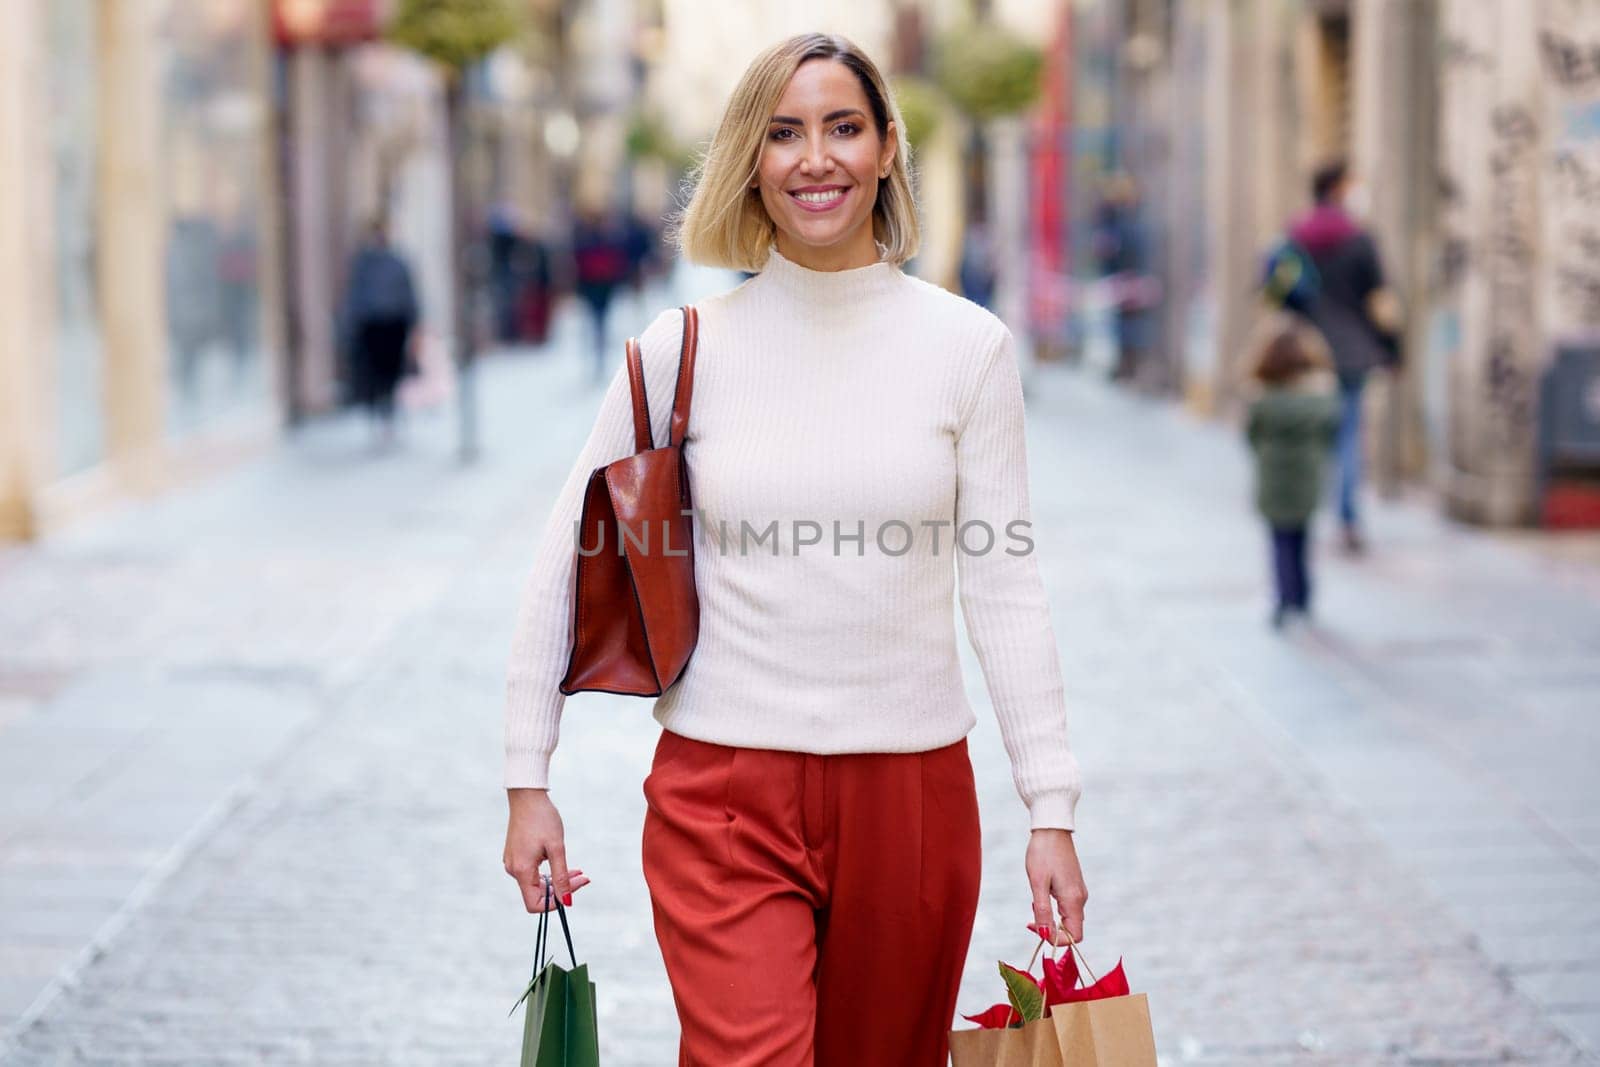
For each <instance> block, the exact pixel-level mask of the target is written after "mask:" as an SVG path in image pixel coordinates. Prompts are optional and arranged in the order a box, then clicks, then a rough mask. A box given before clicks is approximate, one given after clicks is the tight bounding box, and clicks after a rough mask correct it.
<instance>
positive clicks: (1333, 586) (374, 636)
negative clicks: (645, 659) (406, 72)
mask: <svg viewBox="0 0 1600 1067" xmlns="http://www.w3.org/2000/svg"><path fill="white" fill-rule="evenodd" d="M678 280H679V283H680V288H679V291H678V292H677V293H669V292H667V291H666V290H665V289H663V288H660V287H655V288H652V289H651V290H649V291H648V292H647V294H646V298H645V300H644V301H642V302H641V303H640V304H639V305H637V306H635V305H632V304H623V305H619V307H618V310H617V314H616V315H615V316H614V319H615V321H614V331H615V334H616V338H615V339H616V340H620V338H621V337H622V336H624V335H625V334H626V333H628V332H632V331H634V330H636V329H638V328H639V327H640V326H642V324H643V321H644V318H643V316H644V315H646V314H647V313H648V312H647V310H646V309H649V308H654V307H659V306H667V305H668V304H670V303H672V302H676V301H677V300H679V299H692V298H694V297H695V296H696V295H697V294H698V293H703V292H706V291H708V290H713V289H717V288H722V287H725V286H726V285H727V284H728V282H729V280H730V279H729V277H728V276H724V275H717V274H715V273H709V274H695V275H686V274H684V273H682V272H680V273H679V275H678ZM576 315H577V313H576V311H575V310H573V309H571V308H569V309H568V310H567V311H566V312H564V313H563V314H562V315H561V316H558V320H557V322H556V324H555V326H554V327H553V328H554V330H555V338H556V340H555V341H554V342H553V343H552V345H551V346H550V347H549V348H548V349H547V350H545V351H543V352H540V353H537V354H531V353H529V352H527V351H514V352H511V353H505V352H501V353H497V354H495V355H493V356H491V357H490V358H489V359H488V360H487V361H486V363H485V365H484V366H483V368H482V372H481V373H482V377H481V381H480V383H479V384H480V391H481V396H482V401H483V436H484V458H483V460H482V461H481V462H479V463H478V464H477V465H476V466H473V467H470V468H465V469H463V468H458V467H457V466H455V464H454V462H453V460H452V455H451V440H452V431H453V427H452V425H451V424H450V423H449V420H448V419H446V418H444V417H442V416H440V415H438V414H437V413H433V414H429V413H423V414H422V415H420V416H413V418H412V420H411V422H410V423H409V425H407V426H406V428H405V435H404V438H403V443H402V444H401V445H399V446H398V447H397V449H396V450H395V451H394V452H392V453H388V454H383V455H374V454H372V453H371V452H370V451H369V449H368V446H367V444H366V439H365V437H366V435H365V433H364V427H363V426H362V425H361V424H360V423H359V421H358V420H357V419H356V418H355V417H354V416H349V417H342V418H334V419H329V420H326V421H324V422H322V423H319V424H316V425H314V426H312V427H310V428H308V429H306V430H304V431H302V432H301V433H300V434H298V435H297V436H294V437H291V438H288V439H286V440H284V441H283V442H282V443H281V444H274V445H273V446H271V447H269V448H268V449H267V450H266V451H265V452H264V453H263V454H261V455H260V456H259V457H258V458H257V459H255V460H254V461H252V462H249V463H246V464H244V465H242V466H240V467H239V468H237V469H236V470H234V471H232V472H231V473H228V474H226V475H224V476H222V477H220V478H218V479H216V480H214V481H212V482H209V483H207V484H204V485H199V486H195V487H191V488H188V489H183V490H179V491H175V492H172V493H169V494H166V495H164V496H162V497H160V498H157V499H155V500H153V501H150V502H145V503H140V504H134V505H128V506H124V507H122V508H120V509H117V510H112V511H109V512H106V513H104V514H101V515H99V516H96V517H91V518H87V519H85V520H83V521H82V522H81V523H79V524H77V525H76V526H75V527H74V528H73V529H71V530H70V531H67V532H64V533H63V534H61V535H59V536H57V537H54V538H52V539H50V540H48V541H46V542H43V543H40V544H37V545H33V546H17V547H12V548H8V549H5V550H4V553H3V554H0V647H3V648H4V649H5V655H4V659H3V661H0V1024H4V1025H8V1026H10V1025H13V1024H15V1025H16V1026H18V1028H19V1029H18V1032H15V1033H13V1035H12V1036H13V1042H12V1044H11V1045H10V1047H9V1055H4V1056H0V1058H3V1059H4V1062H7V1063H17V1064H30V1065H31V1064H57V1063H61V1064H65V1063H118V1064H122V1063H129V1064H133V1063H168V1064H171V1063H185V1064H229V1063H274V1064H277V1063H319V1064H378V1063H385V1064H398V1063H415V1064H457V1063H463V1064H465V1063H482V1064H491V1063H505V1062H509V1061H511V1059H512V1058H513V1057H514V1056H515V1052H516V1048H517V1045H518V1041H519V1040H520V1026H521V1020H520V1016H519V1017H517V1018H514V1019H508V1018H507V1017H506V1015H505V1011H506V1010H507V1009H509V1008H510V1006H511V1003H512V1001H513V1000H514V999H515V998H516V995H517V993H518V992H519V991H520V988H521V985H522V983H524V982H525V981H526V978H527V973H528V970H529V967H530V963H531V959H530V956H531V952H532V946H533V935H534V920H533V919H532V917H530V916H528V915H526V914H525V913H524V912H523V911H522V908H521V905H520V902H519V901H518V898H517V895H516V892H515V889H514V887H513V886H512V884H511V883H510V881H509V879H507V878H506V876H505V874H504V872H503V871H502V870H501V847H502V843H503V835H504V829H505V821H504V804H505V800H504V792H503V790H502V789H501V787H500V782H499V777H498V775H499V771H498V768H499V766H500V744H501V735H500V731H501V718H500V715H501V691H502V685H503V674H504V666H505V664H504V656H505V651H506V648H507V644H508V641H509V634H510V626H511V621H512V612H513V608H514V603H515V597H516V594H517V592H518V589H519V585H520V581H521V578H522V574H523V570H524V567H525V566H526V565H527V563H528V560H529V556H530V553H531V551H532V546H533V544H534V538H535V537H536V535H537V533H538V531H539V529H540V526H541V524H542V521H543V518H544V515H545V512H546V509H547V508H548V506H549V504H550V502H551V499H552V497H553V494H554V492H555V489H556V487H557V486H558V484H559V482H560V480H561V479H562V477H563V476H564V475H565V474H566V471H567V467H568V464H569V462H570V459H571V457H572V456H573V455H574V454H575V453H576V451H577V449H578V447H579V446H580V444H581V443H582V441H583V438H584V436H585V435H586V433H587V430H588V427H589V424H590V420H591V418H592V416H593V411H594V406H595V404H596V402H597V401H598V398H599V392H598V391H597V390H596V389H594V388H592V387H591V386H590V385H589V384H588V373H589V367H588V364H587V362H586V360H587V358H588V357H587V355H586V353H587V347H586V346H587V343H588V342H587V337H586V335H585V334H584V325H583V323H582V322H581V321H580V320H579V319H578V318H577V317H576ZM613 350H614V351H616V352H619V353H620V345H614V346H613ZM612 366H613V367H614V366H615V363H613V364H612ZM1029 389H1030V414H1029V419H1030V433H1031V440H1030V462H1031V464H1032V472H1033V486H1034V511H1035V523H1036V534H1037V538H1038V549H1039V551H1040V552H1041V554H1042V557H1041V558H1042V561H1043V564H1044V567H1045V570H1046V575H1047V581H1048V583H1049V586H1050V594H1051V602H1052V613H1053V619H1054V621H1055V626H1056V632H1057V634H1058V637H1059V639H1060V647H1061V653H1062V656H1063V661H1064V667H1065V672H1066V677H1067V680H1068V693H1069V700H1070V706H1071V710H1072V714H1073V728H1074V738H1075V744H1076V746H1077V748H1078V750H1079V752H1080V758H1081V760H1082V763H1083V766H1084V769H1085V774H1086V780H1087V781H1086V790H1085V795H1084V800H1083V803H1082V805H1081V807H1080V809H1079V818H1080V823H1079V831H1080V832H1079V834H1078V839H1079V847H1080V852H1081V855H1082V856H1083V859H1084V865H1085V871H1086V875H1087V878H1088V883H1089V887H1090V894H1091V900H1090V904H1089V911H1088V925H1087V940H1086V943H1085V950H1086V952H1087V954H1088V958H1089V960H1090V962H1091V963H1092V964H1094V965H1095V966H1096V969H1097V970H1101V969H1109V968H1110V967H1111V965H1112V964H1114V963H1115V962H1116V960H1117V958H1118V957H1119V956H1121V957H1124V958H1125V961H1126V966H1127V970H1128V974H1129V976H1130V979H1131V981H1132V983H1133V985H1134V988H1135V989H1136V990H1143V991H1146V992H1148V993H1149V994H1150V998H1151V1006H1152V1014H1153V1017H1154V1022H1155V1030H1156V1036H1157V1039H1158V1042H1159V1045H1160V1049H1161V1053H1162V1060H1163V1063H1168V1064H1170V1063H1188V1062H1195V1063H1211V1064H1278V1063H1291V1062H1292V1063H1296V1064H1300V1063H1305V1064H1319V1065H1328V1067H1334V1065H1338V1067H1359V1065H1369V1064H1370V1065H1376V1064H1420V1063H1428V1064H1469V1063H1517V1064H1557V1063H1579V1062H1600V1061H1597V1060H1595V1059H1594V1057H1593V1055H1592V1053H1588V1054H1586V1053H1585V1052H1584V1051H1583V1048H1582V1046H1581V1044H1580V1042H1583V1041H1587V1042H1588V1043H1589V1047H1590V1048H1591V1049H1593V1048H1600V964H1597V963H1596V959H1597V958H1600V951H1597V950H1600V815H1597V814H1596V804H1595V800H1596V787H1595V784H1594V776H1593V768H1594V766H1595V764H1596V755H1597V754H1600V725H1597V724H1596V721H1595V719H1594V715H1593V712H1594V693H1595V692H1596V687H1597V685H1600V663H1597V661H1596V658H1595V655H1594V650H1595V649H1596V647H1600V549H1597V546H1596V544H1595V542H1594V541H1593V540H1592V539H1591V538H1588V537H1584V538H1583V539H1578V540H1573V541H1569V542H1566V543H1564V545H1557V544H1552V543H1550V542H1541V543H1529V542H1528V541H1527V539H1526V538H1523V537H1518V536H1516V535H1506V534H1494V533H1484V532H1474V531H1468V530H1465V529H1463V528H1460V527H1456V526H1453V525H1451V524H1449V523H1448V522H1447V521H1446V520H1445V519H1443V518H1441V517H1440V516H1439V515H1438V514H1437V512H1436V510H1435V509H1434V508H1432V507H1431V506H1429V505H1428V504H1427V503H1426V502H1413V503H1388V504H1385V503H1380V502H1378V501H1376V500H1374V501H1372V503H1371V511H1370V535H1371V539H1372V542H1373V546H1374V547H1373V551H1372V553H1371V554H1370V555H1369V556H1368V557H1366V558H1362V559H1349V558H1345V557H1343V556H1340V555H1338V554H1336V553H1335V552H1334V551H1333V550H1332V548H1331V538H1327V537H1324V538H1323V539H1322V543H1321V544H1319V546H1318V548H1319V554H1320V557H1321V558H1320V559H1319V564H1320V568H1321V569H1320V571H1319V572H1318V579H1319V583H1320V585H1319V594H1318V596H1319V607H1318V619H1317V621H1316V622H1315V623H1314V624H1312V625H1310V626H1308V627H1301V628H1296V629H1292V630H1291V631H1290V632H1288V633H1287V634H1286V635H1279V634H1275V633H1274V632H1273V631H1272V630H1270V629H1269V628H1268V626H1267V625H1266V614H1267V609H1268V606H1269V601H1270V597H1269V593H1268V576H1267V574H1266V572H1265V563H1264V553H1263V548H1262V545H1261V544H1259V543H1258V542H1259V541H1260V539H1261V537H1262V536H1263V534H1262V532H1261V531H1260V530H1259V529H1258V522H1257V521H1256V519H1255V518H1254V517H1253V516H1252V515H1251V514H1250V512H1249V509H1248V506H1247V505H1248V483H1247V473H1248V466H1247V463H1246V459H1245V455H1246V454H1245V452H1244V449H1243V444H1242V441H1241V440H1240V439H1239V436H1238V433H1237V431H1236V430H1235V429H1233V428H1232V427H1230V426H1227V425H1224V424H1219V423H1215V422H1210V421H1204V420H1200V419H1197V418H1194V417H1191V416H1189V415H1186V414H1185V413H1183V412H1182V411H1181V410H1179V409H1177V408H1174V407H1172V406H1170V405H1167V404H1163V403H1159V402H1155V401H1152V400H1150V399H1148V398H1145V397H1142V396H1140V395H1137V394H1132V393H1128V392H1125V391H1120V390H1117V389H1115V388H1114V387H1112V386H1110V385H1107V384H1105V383H1104V382H1103V381H1100V380H1098V379H1096V378H1091V377H1090V376H1089V375H1088V374H1087V373H1085V372H1084V371H1082V370H1079V369H1074V368H1072V367H1069V366H1066V365H1062V364H1041V365H1039V366H1037V367H1036V368H1035V369H1034V373H1033V375H1032V377H1031V379H1030V384H1029ZM963 647H964V648H965V645H964V644H963ZM966 667H967V678H968V683H969V687H970V691H971V694H972V698H973V700H974V703H975V706H976V707H977V708H978V709H979V726H978V728H977V730H976V731H975V732H974V733H973V735H972V745H973V755H974V761H975V763H976V765H977V770H978V780H979V787H980V792H981V797H982V803H983V818H984V825H985V831H986V838H987V857H986V862H985V867H984V871H983V886H984V888H983V898H982V904H981V906H980V912H979V916H978V921H977V925H976V929H975V931H974V934H973V942H972V949H971V955H970V957H969V960H968V967H967V972H966V983H965V986H964V988H963V994H962V997H961V1000H960V1010H962V1011H967V1012H975V1011H978V1010H981V1009H982V1008H984V1007H986V1006H987V1005H989V1004H990V1003H992V1002H993V1001H994V1000H995V999H996V997H995V990H996V988H997V986H996V982H995V980H994V978H993V977H992V976H993V969H994V961H995V960H996V959H997V958H1003V959H1006V960H1008V961H1010V962H1014V963H1018V964H1021V963H1023V962H1025V961H1026V956H1027V951H1028V950H1030V949H1031V947H1032V945H1031V937H1030V935H1029V934H1028V933H1027V932H1026V931H1025V930H1024V929H1023V924H1024V923H1025V922H1027V921H1028V919H1029V910H1028V906H1027V905H1028V894H1027V887H1026V883H1025V880H1024V878H1023V873H1022V855H1023V847H1024V844H1025V840H1026V833H1027V830H1026V818H1025V815H1024V811H1023V808H1022V806H1021V804H1020V802H1019V801H1018V799H1017V797H1016V796H1015V794H1014V792H1013V790H1012V785H1011V781H1010V776H1009V772H1008V768H1007V765H1006V762H1005V757H1004V753H1003V751H1002V749H1001V747H1000V743H999V736H998V732H997V730H996V728H995V725H994V722H993V718H992V714H991V713H989V712H988V710H987V696H986V692H985V689H984V685H983V680H982V676H981V674H980V673H979V670H978V666H977V663H976V661H975V660H974V659H973V658H971V655H970V651H969V652H968V661H967V664H966ZM656 737H657V728H656V726H655V725H654V723H653V722H652V721H651V720H650V718H649V715H648V712H647V707H646V704H645V703H644V702H643V701H635V700H629V699H626V698H607V697H602V696H598V695H592V694H591V695H586V696H583V697H580V698H573V699H571V700H569V702H568V704H567V710H566V714H565V717H564V719H563V730H562V740H561V744H560V747H559V749H558V750H557V753H556V757H555V762H554V765H553V772H552V773H553V784H552V796H553V798H554V799H555V801H556V803H557V805H558V806H559V807H560V809H561V812H562V815H563V818H564V819H565V823H566V832H567V842H568V852H569V857H570V862H571V863H572V864H573V865H574V866H577V867H581V868H582V869H583V870H584V871H585V872H587V873H588V874H589V875H590V876H591V877H592V878H593V879H594V882H593V884H592V885H590V886H589V887H587V888H585V889H583V890H581V891H580V893H579V896H578V899H577V902H576V905H575V906H574V908H573V909H572V912H571V918H572V922H573V924H574V929H573V937H574V940H575V942H576V947H577V951H578V955H579V959H580V961H587V962H588V963H589V965H590V967H591V971H592V973H593V976H594V979H595V981H596V983H597V986H598V992H599V997H600V1003H599V1010H600V1020H601V1038H602V1054H603V1057H604V1059H605V1062H607V1063H609V1064H614V1065H635V1064H636V1065H660V1064H666V1063H670V1062H672V1061H673V1056H674V1051H673V1050H674V1039H675V1031H676V1019H675V1016H674V1012H673V1006H672V1001H671V995H670V991H669V988H668V986H667V983H666V979H665V975H664V973H663V971H662V968H661V964H660V958H659V956H658V954H657V950H656V946H655V943H654V938H653V933H652V930H651V922H650V909H649V900H648V897H647V895H646V892H645V886H644V883H643V880H642V877H641V874H640V870H639V859H638V851H639V849H638V839H639V831H640V825H641V820H642V817H643V811H644V804H643V797H642V795H641V792H640V788H639V787H640V782H641V780H642V779H643V776H644V774H645V772H646V770H647V769H648V765H649V760H650V755H651V751H652V747H653V745H654V743H655V740H656ZM563 952H564V950H563ZM563 959H564V956H563ZM963 1025H965V1024H963ZM1586 1055H1589V1058H1588V1059H1585V1056H1586Z"/></svg>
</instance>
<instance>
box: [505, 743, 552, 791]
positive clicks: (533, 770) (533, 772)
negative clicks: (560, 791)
mask: <svg viewBox="0 0 1600 1067" xmlns="http://www.w3.org/2000/svg"><path fill="white" fill-rule="evenodd" d="M506 788H507V789H530V788H531V789H549V788H550V753H548V752H513V751H511V750H509V749H508V750H507V751H506Z"/></svg>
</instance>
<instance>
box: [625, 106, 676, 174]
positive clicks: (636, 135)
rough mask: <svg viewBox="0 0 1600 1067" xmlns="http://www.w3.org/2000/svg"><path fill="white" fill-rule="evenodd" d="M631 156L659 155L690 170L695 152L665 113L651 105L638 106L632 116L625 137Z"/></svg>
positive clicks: (652, 156)
mask: <svg viewBox="0 0 1600 1067" xmlns="http://www.w3.org/2000/svg"><path fill="white" fill-rule="evenodd" d="M624 143H625V145H626V147H627V152H628V156H629V158H631V159H659V160H661V161H662V162H663V163H665V164H667V165H668V166H669V167H672V168H674V169H676V170H680V171H681V170H687V169H688V167H689V164H690V163H691V162H692V161H693V153H692V152H691V151H690V149H689V147H688V146H687V145H684V144H682V143H681V142H679V140H678V139H677V138H676V137H674V136H673V135H672V130H671V129H670V128H669V127H668V126H667V122H666V120H665V119H663V118H662V117H661V113H660V112H658V111H656V110H654V109H651V108H643V107H640V108H635V109H634V110H633V112H632V113H631V114H630V115H629V116H628V131H627V134H626V136H625V139H624Z"/></svg>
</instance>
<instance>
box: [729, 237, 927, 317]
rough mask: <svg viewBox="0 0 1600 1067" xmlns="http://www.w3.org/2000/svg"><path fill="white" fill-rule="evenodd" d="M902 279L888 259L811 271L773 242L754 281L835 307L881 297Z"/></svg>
mask: <svg viewBox="0 0 1600 1067" xmlns="http://www.w3.org/2000/svg"><path fill="white" fill-rule="evenodd" d="M901 277H903V275H902V273H901V270H900V268H899V267H898V266H896V265H895V264H893V263H891V262H889V261H888V260H887V259H880V260H878V261H877V262H876V263H870V264H868V265H867V266H865V267H851V268H849V269H848V270H812V269H811V268H810V267H803V266H801V265H800V264H798V263H796V262H795V261H794V260H792V259H790V258H788V257H787V256H785V255H784V254H783V253H782V252H779V251H778V244H777V242H776V241H774V242H773V243H772V245H771V247H770V248H769V249H768V251H767V262H766V265H765V266H763V267H762V268H761V271H760V274H759V276H758V279H757V280H758V281H760V282H761V283H762V285H763V286H764V287H766V286H770V287H772V288H774V289H778V290H781V291H783V292H786V293H789V294H792V295H793V296H794V297H796V298H797V299H799V300H801V301H804V302H806V303H816V304H825V305H828V306H831V307H838V306H841V305H846V304H857V303H862V302H864V301H870V300H871V299H873V298H874V297H879V296H882V295H884V294H885V293H888V292H889V291H891V290H892V289H893V288H894V285H895V283H896V282H897V281H899V280H900V278H901Z"/></svg>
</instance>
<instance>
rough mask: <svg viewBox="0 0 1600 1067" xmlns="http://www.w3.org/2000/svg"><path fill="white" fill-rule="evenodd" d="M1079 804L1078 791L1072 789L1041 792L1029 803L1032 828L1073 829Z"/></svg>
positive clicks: (1029, 819)
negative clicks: (1074, 816) (1074, 817)
mask: <svg viewBox="0 0 1600 1067" xmlns="http://www.w3.org/2000/svg"><path fill="white" fill-rule="evenodd" d="M1077 806H1078V793H1077V791H1076V790H1072V789H1053V790H1051V791H1049V792H1046V793H1040V794H1039V795H1038V796H1036V797H1034V798H1033V800H1032V801H1030V802H1029V804H1028V823H1029V826H1028V828H1029V829H1030V830H1044V829H1057V830H1072V829H1074V825H1073V815H1074V812H1075V811H1076V809H1077Z"/></svg>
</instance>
